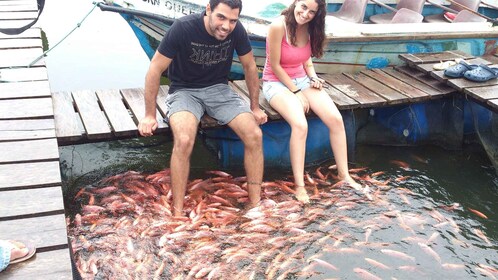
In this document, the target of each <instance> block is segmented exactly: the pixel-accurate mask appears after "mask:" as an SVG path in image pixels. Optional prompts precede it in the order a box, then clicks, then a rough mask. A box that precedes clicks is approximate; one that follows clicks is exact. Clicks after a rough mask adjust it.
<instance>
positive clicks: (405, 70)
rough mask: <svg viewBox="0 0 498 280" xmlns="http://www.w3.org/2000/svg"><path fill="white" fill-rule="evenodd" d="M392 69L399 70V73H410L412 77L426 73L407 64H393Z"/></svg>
mask: <svg viewBox="0 0 498 280" xmlns="http://www.w3.org/2000/svg"><path fill="white" fill-rule="evenodd" d="M394 69H396V71H399V72H401V73H405V74H406V75H410V76H412V77H414V78H419V77H423V76H425V75H426V73H424V72H422V71H420V70H417V69H416V68H415V67H409V66H407V65H401V66H394Z"/></svg>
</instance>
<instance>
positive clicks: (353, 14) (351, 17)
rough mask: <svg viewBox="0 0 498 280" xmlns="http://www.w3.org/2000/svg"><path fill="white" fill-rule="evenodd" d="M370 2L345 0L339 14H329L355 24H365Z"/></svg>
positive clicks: (365, 0) (366, 0)
mask: <svg viewBox="0 0 498 280" xmlns="http://www.w3.org/2000/svg"><path fill="white" fill-rule="evenodd" d="M367 3H368V0H344V2H343V3H342V5H341V8H339V10H338V11H337V12H332V13H329V15H330V16H334V17H337V18H340V19H342V20H346V21H349V22H354V23H361V22H363V18H364V17H365V10H366V8H367Z"/></svg>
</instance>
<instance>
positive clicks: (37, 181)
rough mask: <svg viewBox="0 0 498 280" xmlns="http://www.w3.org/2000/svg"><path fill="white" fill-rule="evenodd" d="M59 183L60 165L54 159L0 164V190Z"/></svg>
mask: <svg viewBox="0 0 498 280" xmlns="http://www.w3.org/2000/svg"><path fill="white" fill-rule="evenodd" d="M40 174H43V176H40ZM60 183H61V173H60V166H59V162H58V161H56V160H53V161H43V162H32V163H11V164H2V165H0V190H5V189H14V188H17V189H21V188H33V187H40V186H49V185H56V184H60Z"/></svg>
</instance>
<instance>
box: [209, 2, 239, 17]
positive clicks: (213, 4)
mask: <svg viewBox="0 0 498 280" xmlns="http://www.w3.org/2000/svg"><path fill="white" fill-rule="evenodd" d="M220 3H223V4H225V5H228V6H229V7H230V8H232V9H239V14H240V12H242V0H209V6H210V7H211V11H212V10H214V9H215V8H216V6H218V4H220Z"/></svg>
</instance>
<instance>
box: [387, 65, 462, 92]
mask: <svg viewBox="0 0 498 280" xmlns="http://www.w3.org/2000/svg"><path fill="white" fill-rule="evenodd" d="M394 69H396V71H398V72H401V73H404V74H406V75H408V76H410V77H413V78H414V79H417V80H418V81H420V82H422V83H424V84H427V85H429V86H430V87H432V88H434V89H436V90H438V91H440V92H441V93H443V94H449V93H452V92H455V89H453V88H452V87H450V86H448V85H447V84H446V80H445V81H444V82H442V81H440V80H438V79H436V78H434V77H431V76H430V75H428V74H426V73H424V72H421V71H419V70H417V69H415V68H411V67H408V66H395V67H394ZM441 72H442V71H441Z"/></svg>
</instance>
